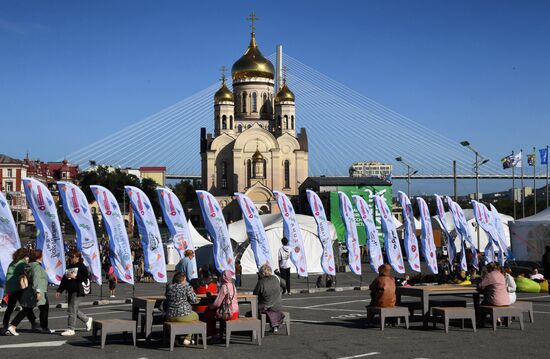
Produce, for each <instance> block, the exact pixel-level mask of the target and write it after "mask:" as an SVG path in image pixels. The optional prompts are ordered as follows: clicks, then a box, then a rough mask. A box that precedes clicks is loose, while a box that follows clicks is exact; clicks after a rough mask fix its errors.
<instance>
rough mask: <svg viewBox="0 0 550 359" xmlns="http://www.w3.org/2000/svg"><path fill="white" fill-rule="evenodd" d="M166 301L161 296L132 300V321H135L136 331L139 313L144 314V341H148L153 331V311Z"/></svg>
mask: <svg viewBox="0 0 550 359" xmlns="http://www.w3.org/2000/svg"><path fill="white" fill-rule="evenodd" d="M165 299H166V297H165V296H163V295H151V296H146V297H134V298H133V300H132V320H135V321H136V330H137V326H138V322H139V313H140V312H141V311H143V312H145V339H146V340H149V336H150V335H151V331H152V329H153V310H154V309H155V308H158V307H160V306H161V304H162V302H164V300H165Z"/></svg>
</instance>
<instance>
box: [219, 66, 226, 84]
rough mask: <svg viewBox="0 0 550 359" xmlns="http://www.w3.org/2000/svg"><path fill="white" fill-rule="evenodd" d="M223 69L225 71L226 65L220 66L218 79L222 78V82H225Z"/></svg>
mask: <svg viewBox="0 0 550 359" xmlns="http://www.w3.org/2000/svg"><path fill="white" fill-rule="evenodd" d="M225 71H227V67H225V66H222V67H220V72H221V73H222V77H221V78H220V80H222V82H225Z"/></svg>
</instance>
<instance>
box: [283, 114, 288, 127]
mask: <svg viewBox="0 0 550 359" xmlns="http://www.w3.org/2000/svg"><path fill="white" fill-rule="evenodd" d="M283 128H284V129H285V130H288V116H287V115H285V117H283Z"/></svg>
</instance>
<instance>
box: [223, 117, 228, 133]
mask: <svg viewBox="0 0 550 359" xmlns="http://www.w3.org/2000/svg"><path fill="white" fill-rule="evenodd" d="M222 130H227V116H225V115H223V116H222Z"/></svg>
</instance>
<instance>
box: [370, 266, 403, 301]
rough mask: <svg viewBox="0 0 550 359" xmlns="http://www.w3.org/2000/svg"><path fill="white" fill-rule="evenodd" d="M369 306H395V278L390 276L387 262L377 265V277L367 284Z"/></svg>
mask: <svg viewBox="0 0 550 359" xmlns="http://www.w3.org/2000/svg"><path fill="white" fill-rule="evenodd" d="M369 289H370V296H371V302H370V306H371V307H384V308H388V307H395V302H396V300H397V297H396V295H395V279H394V278H393V277H392V276H391V267H390V265H389V264H382V265H381V266H380V267H378V277H376V278H375V279H374V280H373V281H372V283H371V285H370V286H369Z"/></svg>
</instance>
